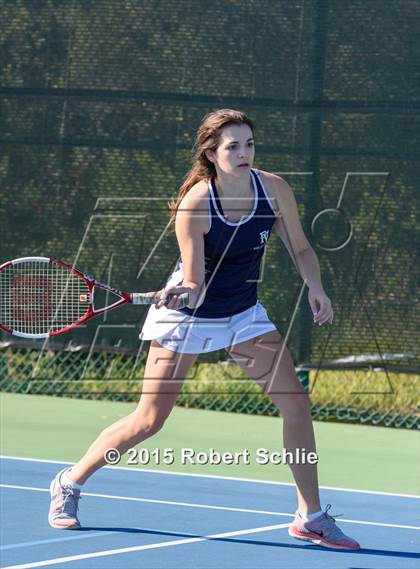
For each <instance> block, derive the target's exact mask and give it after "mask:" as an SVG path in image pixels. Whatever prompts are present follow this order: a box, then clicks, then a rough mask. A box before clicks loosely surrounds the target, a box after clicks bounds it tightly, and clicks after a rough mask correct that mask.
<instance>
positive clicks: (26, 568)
mask: <svg viewBox="0 0 420 569" xmlns="http://www.w3.org/2000/svg"><path fill="white" fill-rule="evenodd" d="M289 525H290V524H277V525H274V526H264V527H259V528H251V529H244V530H239V531H228V532H224V533H215V534H212V535H206V536H204V537H192V538H188V539H175V540H172V541H164V542H161V543H150V544H147V545H136V546H134V547H123V548H121V549H108V550H106V551H96V552H95V553H82V554H81V555H70V556H67V557H56V558H55V559H45V560H44V561H35V562H34V563H23V564H21V565H8V566H7V567H3V568H2V569H31V568H32V567H46V566H47V565H54V564H56V563H57V564H58V563H69V562H70V561H80V560H81V559H92V558H95V557H107V556H109V555H119V554H121V553H132V552H133V551H144V550H146V549H159V548H162V547H172V546H176V545H187V544H189V543H199V542H200V541H207V540H208V539H222V538H226V537H235V536H238V535H247V534H252V533H259V532H265V531H273V530H276V529H283V528H287V527H288V526H289Z"/></svg>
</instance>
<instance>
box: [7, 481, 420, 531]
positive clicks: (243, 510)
mask: <svg viewBox="0 0 420 569" xmlns="http://www.w3.org/2000/svg"><path fill="white" fill-rule="evenodd" d="M0 488H10V489H12V490H31V491H35V492H49V490H48V489H46V488H37V487H33V486H15V485H12V484H0ZM83 496H92V497H94V498H107V499H109V500H127V501H131V502H148V503H151V504H165V505H166V506H178V507H179V506H182V507H185V508H203V509H208V510H225V511H229V512H241V513H247V514H261V515H267V516H286V517H289V518H293V517H294V514H290V513H287V512H272V511H266V510H249V509H246V508H231V507H228V506H210V505H208V504H194V503H191V502H173V501H169V500H152V499H150V498H134V497H132V496H114V495H112V494H96V493H93V492H83ZM341 522H344V523H348V524H363V525H368V526H380V527H389V528H400V529H414V530H420V527H419V526H406V525H400V524H387V523H384V522H367V521H364V520H351V519H346V518H340V523H341ZM288 525H290V523H289V524H288Z"/></svg>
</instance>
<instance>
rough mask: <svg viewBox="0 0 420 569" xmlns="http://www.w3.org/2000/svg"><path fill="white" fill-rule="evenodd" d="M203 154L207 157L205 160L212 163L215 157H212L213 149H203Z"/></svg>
mask: <svg viewBox="0 0 420 569" xmlns="http://www.w3.org/2000/svg"><path fill="white" fill-rule="evenodd" d="M204 154H205V156H206V158H207V160H208V161H209V162H213V163H214V161H215V158H214V151H213V150H211V149H210V150H205V151H204Z"/></svg>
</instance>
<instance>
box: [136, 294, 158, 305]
mask: <svg viewBox="0 0 420 569" xmlns="http://www.w3.org/2000/svg"><path fill="white" fill-rule="evenodd" d="M130 297H131V302H132V303H133V304H156V303H157V302H158V301H159V297H158V296H157V295H153V296H150V295H148V294H145V293H143V292H132V293H131V295H130Z"/></svg>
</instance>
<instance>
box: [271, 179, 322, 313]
mask: <svg viewBox="0 0 420 569" xmlns="http://www.w3.org/2000/svg"><path fill="white" fill-rule="evenodd" d="M261 175H262V176H263V180H264V182H265V185H266V188H267V191H268V193H269V197H270V199H271V200H272V204H273V207H274V209H275V211H276V214H277V219H276V221H275V223H274V229H275V232H276V233H277V235H278V236H279V237H280V239H281V240H282V242H283V243H284V245H285V247H286V249H287V250H288V252H289V255H290V257H291V258H292V260H293V263H294V265H295V267H296V269H297V271H298V272H299V274H300V276H301V277H302V279H303V280H304V281H305V283H306V284H307V286H308V288H309V304H310V306H311V309H312V312H313V314H314V321H315V322H317V323H319V324H324V323H325V322H330V324H331V323H332V320H333V310H332V307H331V301H330V299H329V298H328V296H327V295H326V294H325V291H324V287H323V285H322V281H321V272H320V267H319V261H318V257H317V255H316V253H315V251H314V250H313V248H312V246H311V244H310V243H309V241H308V239H307V237H306V235H305V233H304V231H303V228H302V224H301V222H300V218H299V212H298V208H297V203H296V199H295V196H294V193H293V190H292V188H291V187H290V185H289V184H288V183H287V182H286V180H284V179H283V178H281V177H280V176H277V175H275V174H271V173H269V172H261Z"/></svg>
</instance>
